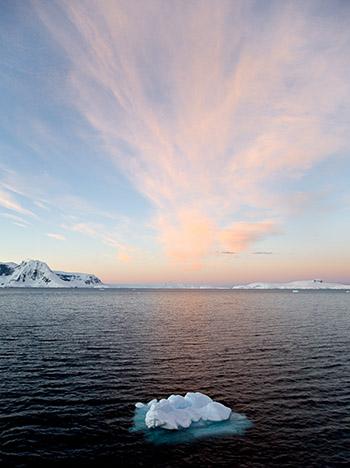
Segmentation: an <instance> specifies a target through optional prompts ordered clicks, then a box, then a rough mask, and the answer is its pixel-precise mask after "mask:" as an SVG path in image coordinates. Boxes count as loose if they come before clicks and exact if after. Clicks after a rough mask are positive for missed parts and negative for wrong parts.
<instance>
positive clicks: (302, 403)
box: [0, 289, 350, 468]
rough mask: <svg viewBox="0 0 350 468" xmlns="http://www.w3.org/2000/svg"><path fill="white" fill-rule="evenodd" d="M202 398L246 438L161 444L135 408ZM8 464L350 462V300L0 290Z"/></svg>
mask: <svg viewBox="0 0 350 468" xmlns="http://www.w3.org/2000/svg"><path fill="white" fill-rule="evenodd" d="M187 391H201V392H203V393H206V394H208V395H210V396H211V397H212V398H214V399H215V400H218V401H220V402H222V403H224V404H225V405H226V406H229V407H231V408H233V410H234V411H235V412H237V413H240V414H242V415H245V416H246V417H247V418H248V419H249V421H251V423H252V424H251V426H250V427H249V428H248V429H247V430H246V431H245V432H244V431H243V432H242V433H237V434H236V435H235V434H226V435H225V434H224V435H221V436H214V435H212V436H210V435H209V436H207V437H204V438H199V439H196V438H191V437H188V439H187V436H185V437H182V438H180V439H179V440H178V441H176V440H173V441H169V443H155V442H154V440H150V439H149V438H148V437H147V434H145V433H143V432H134V431H133V416H134V403H135V402H137V401H143V402H147V401H149V400H151V399H152V398H162V397H167V396H169V395H170V394H172V393H179V394H185V393H186V392H187ZM0 465H1V466H45V467H55V466H71V465H72V466H75V467H77V466H98V467H101V468H102V466H110V467H112V466H126V467H127V466H145V467H148V466H150V467H152V466H154V467H162V468H164V467H182V466H184V467H186V466H193V467H206V466H208V467H211V466H215V467H220V466H226V467H236V466H237V467H338V466H344V467H345V466H349V465H350V294H345V292H343V291H338V292H326V291H316V292H306V291H305V292H300V293H299V294H292V293H291V292H290V291H229V290H227V291H226V290H117V289H110V290H103V291H100V290H34V289H31V290H20V289H2V290H0Z"/></svg>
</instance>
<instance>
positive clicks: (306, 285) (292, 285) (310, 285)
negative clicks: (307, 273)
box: [232, 279, 350, 290]
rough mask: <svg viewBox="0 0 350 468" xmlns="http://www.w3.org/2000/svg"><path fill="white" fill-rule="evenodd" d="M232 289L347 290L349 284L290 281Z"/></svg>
mask: <svg viewBox="0 0 350 468" xmlns="http://www.w3.org/2000/svg"><path fill="white" fill-rule="evenodd" d="M232 289H295V290H297V289H347V290H350V284H341V283H327V282H325V281H323V280H320V279H314V280H305V281H290V282H289V283H250V284H240V285H236V286H233V287H232Z"/></svg>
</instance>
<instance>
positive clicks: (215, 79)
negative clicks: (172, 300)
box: [0, 0, 350, 285]
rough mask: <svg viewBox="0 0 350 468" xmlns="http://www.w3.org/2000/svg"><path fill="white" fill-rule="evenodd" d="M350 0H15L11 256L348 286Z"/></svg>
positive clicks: (5, 25) (133, 279)
mask: <svg viewBox="0 0 350 468" xmlns="http://www.w3.org/2000/svg"><path fill="white" fill-rule="evenodd" d="M349 24H350V2H347V1H338V0H318V1H312V0H309V1H307V2H305V1H298V0H293V1H291V2H289V1H288V0H285V1H283V2H281V1H269V0H266V1H262V0H258V1H249V0H244V1H239V0H238V1H237V0H235V1H234V0H230V1H225V0H208V1H207V0H174V1H164V0H147V2H143V1H139V0H126V1H124V0H113V1H111V0H76V1H74V2H72V1H70V0H69V1H68V0H67V1H66V0H59V1H55V0H51V1H50V2H48V1H46V0H33V1H30V0H27V1H26V2H23V1H21V0H2V1H1V14H0V102H1V106H0V233H1V234H0V236H1V242H0V260H1V261H15V262H20V261H21V260H23V259H27V258H35V259H40V260H43V261H45V262H47V263H48V264H49V266H50V267H51V268H53V269H58V270H67V271H83V272H89V273H95V274H96V275H98V276H99V277H100V278H101V279H102V280H103V281H105V282H107V283H118V284H151V283H162V284H163V283H166V284H168V283H200V284H213V285H214V284H237V283H246V282H251V281H288V280H293V279H308V278H324V279H325V280H329V281H350V269H349V265H350V248H349V239H350V183H349V182H350V157H349V150H350V138H349V135H350V79H349V77H350V28H349Z"/></svg>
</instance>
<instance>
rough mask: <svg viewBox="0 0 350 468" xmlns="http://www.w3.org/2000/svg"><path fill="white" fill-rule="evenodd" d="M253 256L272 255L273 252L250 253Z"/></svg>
mask: <svg viewBox="0 0 350 468" xmlns="http://www.w3.org/2000/svg"><path fill="white" fill-rule="evenodd" d="M252 254H253V255H272V254H273V252H269V251H266V252H263V251H262V252H252Z"/></svg>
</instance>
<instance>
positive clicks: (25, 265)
mask: <svg viewBox="0 0 350 468" xmlns="http://www.w3.org/2000/svg"><path fill="white" fill-rule="evenodd" d="M101 286H103V287H105V285H104V284H103V283H102V281H101V280H100V279H99V278H98V277H97V276H95V275H93V274H90V273H71V272H64V271H55V270H51V268H50V267H49V266H48V265H47V263H45V262H42V261H40V260H24V261H22V262H21V263H20V264H16V263H13V262H0V288H97V287H101Z"/></svg>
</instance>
